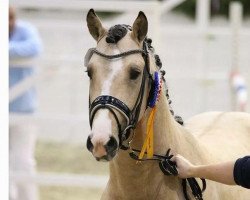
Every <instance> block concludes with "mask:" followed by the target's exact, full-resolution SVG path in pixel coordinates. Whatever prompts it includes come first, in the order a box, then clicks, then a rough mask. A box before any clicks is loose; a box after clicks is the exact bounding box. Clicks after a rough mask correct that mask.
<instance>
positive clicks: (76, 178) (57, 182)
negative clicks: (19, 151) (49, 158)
mask: <svg viewBox="0 0 250 200" xmlns="http://www.w3.org/2000/svg"><path fill="white" fill-rule="evenodd" d="M10 178H11V179H12V181H15V182H16V183H27V182H28V183H35V184H38V185H50V186H71V187H72V186H75V187H87V188H96V187H100V188H104V187H105V185H106V184H107V182H108V176H101V175H100V176H97V175H89V174H85V175H83V174H59V173H39V174H33V175H30V174H27V173H21V172H10Z"/></svg>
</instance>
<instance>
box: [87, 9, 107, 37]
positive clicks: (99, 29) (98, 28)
mask: <svg viewBox="0 0 250 200" xmlns="http://www.w3.org/2000/svg"><path fill="white" fill-rule="evenodd" d="M87 25H88V28H89V33H90V34H91V35H92V37H93V38H94V39H95V40H96V41H98V40H99V39H100V38H101V37H102V36H103V35H104V33H105V32H106V30H105V28H103V26H102V22H101V21H100V19H99V17H98V16H97V15H96V14H95V11H94V9H90V10H89V12H88V14H87Z"/></svg>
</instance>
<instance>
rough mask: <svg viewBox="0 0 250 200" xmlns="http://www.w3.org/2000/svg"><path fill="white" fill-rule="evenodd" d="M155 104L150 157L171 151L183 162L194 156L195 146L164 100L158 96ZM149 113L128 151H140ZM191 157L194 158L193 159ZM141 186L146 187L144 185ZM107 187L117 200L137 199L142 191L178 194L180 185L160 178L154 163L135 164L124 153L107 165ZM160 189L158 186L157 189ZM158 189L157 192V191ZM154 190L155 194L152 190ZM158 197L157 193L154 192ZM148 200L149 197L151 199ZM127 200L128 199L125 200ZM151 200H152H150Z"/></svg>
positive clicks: (169, 178) (175, 181)
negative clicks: (166, 190)
mask: <svg viewBox="0 0 250 200" xmlns="http://www.w3.org/2000/svg"><path fill="white" fill-rule="evenodd" d="M161 95H162V96H161V97H160V100H159V102H158V103H157V108H156V109H157V110H156V113H155V114H156V115H155V120H154V153H156V154H160V155H165V154H166V151H167V150H168V149H169V148H171V153H172V154H176V153H180V154H182V155H184V156H187V158H190V157H189V156H188V155H194V153H197V152H196V150H195V152H194V150H193V149H194V148H195V149H197V148H199V147H197V145H198V143H197V142H196V140H195V139H194V138H193V137H192V136H191V134H189V133H187V131H186V130H185V129H184V128H183V127H182V126H181V125H179V124H178V123H177V122H176V121H175V119H174V118H173V116H172V115H171V113H170V111H169V106H168V103H167V99H166V97H165V96H164V95H163V94H161ZM148 116H149V112H148V111H147V112H146V113H145V117H144V120H143V121H142V122H140V123H139V124H138V126H137V128H136V130H135V136H134V139H133V142H132V147H133V148H135V149H141V148H142V145H143V142H144V139H145V137H146V124H147V119H148ZM194 157H195V156H194ZM166 179H168V181H167V185H166V184H165V185H164V184H162V181H163V180H166ZM144 183H148V184H145V185H144ZM109 184H111V185H115V188H116V192H115V193H117V194H119V196H122V195H125V196H124V197H128V196H127V195H139V194H138V193H137V192H131V191H141V190H142V187H143V190H145V191H150V192H151V193H150V196H151V195H157V192H155V194H154V193H152V191H158V189H159V188H162V187H170V188H175V191H181V189H180V187H181V186H180V184H179V182H178V179H177V178H176V177H173V176H171V177H168V176H164V175H163V173H162V172H161V171H160V170H159V165H158V162H157V161H145V162H143V163H139V164H136V161H135V160H133V159H132V158H130V156H129V154H128V151H122V150H120V151H119V153H118V154H117V156H116V157H115V158H114V159H113V160H112V161H111V162H110V181H109ZM161 185H162V186H161ZM157 187H159V188H157ZM154 189H155V190H154ZM158 193H159V192H158ZM140 195H149V193H148V192H142V193H140ZM151 197H152V196H151ZM133 198H134V199H148V197H147V196H146V197H145V198H144V196H141V197H140V198H139V197H138V196H135V197H132V196H131V199H133ZM128 199H129V198H128ZM151 199H152V198H151ZM153 199H154V198H153Z"/></svg>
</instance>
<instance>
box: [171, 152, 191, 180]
mask: <svg viewBox="0 0 250 200" xmlns="http://www.w3.org/2000/svg"><path fill="white" fill-rule="evenodd" d="M171 161H173V162H175V163H176V166H177V170H178V177H180V178H190V177H193V176H194V175H193V172H194V169H195V166H194V165H193V164H192V163H191V162H189V161H188V160H187V159H186V158H184V157H183V156H181V155H179V154H177V155H176V156H173V157H172V158H171Z"/></svg>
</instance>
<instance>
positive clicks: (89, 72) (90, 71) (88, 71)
mask: <svg viewBox="0 0 250 200" xmlns="http://www.w3.org/2000/svg"><path fill="white" fill-rule="evenodd" d="M85 72H86V73H87V75H88V77H89V78H90V79H92V70H90V69H87V70H86V71H85Z"/></svg>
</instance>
